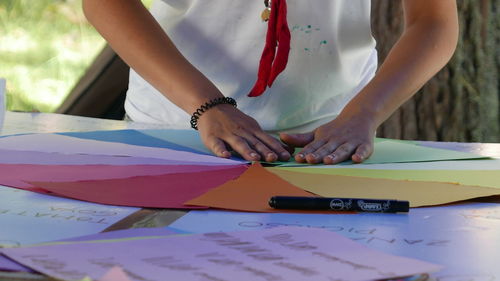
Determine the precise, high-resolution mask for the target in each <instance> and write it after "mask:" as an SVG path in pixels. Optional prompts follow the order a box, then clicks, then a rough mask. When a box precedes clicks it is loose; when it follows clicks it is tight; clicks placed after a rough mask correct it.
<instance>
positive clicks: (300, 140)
mask: <svg viewBox="0 0 500 281" xmlns="http://www.w3.org/2000/svg"><path fill="white" fill-rule="evenodd" d="M279 136H280V139H281V141H282V142H283V143H285V144H287V145H289V146H293V147H304V146H306V145H307V144H309V143H310V142H312V141H313V140H314V133H312V132H310V133H305V134H286V133H280V135H279Z"/></svg>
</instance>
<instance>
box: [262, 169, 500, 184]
mask: <svg viewBox="0 0 500 281" xmlns="http://www.w3.org/2000/svg"><path fill="white" fill-rule="evenodd" d="M272 169H278V170H280V169H282V170H287V171H296V172H301V173H310V174H323V175H341V176H354V177H366V178H381V179H393V180H412V181H436V182H447V183H458V184H462V185H475V186H487V187H495V188H500V170H385V169H384V170H381V169H356V168H348V169H346V168H272Z"/></svg>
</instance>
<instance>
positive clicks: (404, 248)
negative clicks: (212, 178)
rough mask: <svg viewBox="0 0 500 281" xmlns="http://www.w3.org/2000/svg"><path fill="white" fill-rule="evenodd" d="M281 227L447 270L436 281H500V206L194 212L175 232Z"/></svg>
mask: <svg viewBox="0 0 500 281" xmlns="http://www.w3.org/2000/svg"><path fill="white" fill-rule="evenodd" d="M200 222H203V223H200ZM280 226H301V227H305V228H320V229H325V230H329V231H333V232H336V233H338V234H341V235H342V236H345V237H348V238H350V239H353V240H355V241H357V242H359V243H362V244H363V245H366V246H368V247H370V248H372V249H375V250H380V251H384V252H386V253H390V254H393V255H403V256H406V257H411V258H416V259H421V260H426V261H430V262H433V263H437V264H442V265H443V266H444V269H443V270H442V271H440V272H438V273H436V274H434V275H432V280H498V279H500V267H499V266H498V261H499V260H500V252H499V251H498V249H500V239H498V237H500V204H491V203H473V204H471V203H468V204H456V205H448V206H440V207H431V208H416V209H411V211H410V212H409V213H407V214H380V213H378V214H374V213H359V214H357V215H343V214H338V215H334V216H332V215H324V214H315V215H312V214H261V213H240V212H224V211H210V210H205V211H191V212H189V213H188V214H186V215H185V216H183V217H181V218H179V219H178V220H177V221H175V222H174V223H173V224H171V225H170V226H169V228H175V229H177V230H181V231H185V232H191V233H205V232H216V231H243V230H260V229H267V228H272V227H280ZM472 261H474V262H472Z"/></svg>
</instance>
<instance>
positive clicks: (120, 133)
mask: <svg viewBox="0 0 500 281" xmlns="http://www.w3.org/2000/svg"><path fill="white" fill-rule="evenodd" d="M146 131H148V130H146ZM158 131H166V130H158ZM58 134H60V135H65V136H70V137H76V138H82V139H91V140H98V141H107V142H120V143H125V144H130V145H141V146H149V147H159V148H169V149H174V150H180V151H188V152H194V153H201V152H200V151H199V150H195V149H192V148H190V147H188V146H183V145H180V144H178V143H183V142H182V141H180V140H181V139H180V140H178V142H171V141H168V140H166V139H161V138H157V137H154V136H151V135H148V134H145V133H143V132H141V131H138V130H113V131H91V132H67V133H58ZM202 154H203V153H202Z"/></svg>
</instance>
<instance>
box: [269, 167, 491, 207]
mask: <svg viewBox="0 0 500 281" xmlns="http://www.w3.org/2000/svg"><path fill="white" fill-rule="evenodd" d="M268 169H269V168H268ZM269 170H270V171H271V172H273V173H275V174H276V175H278V176H280V177H281V178H282V179H284V180H286V181H288V182H290V183H291V184H293V185H296V186H298V187H301V188H303V189H305V190H307V191H310V192H312V193H315V194H317V195H320V196H324V197H346V198H373V199H397V200H407V201H410V206H411V207H420V206H432V205H441V204H446V203H451V202H456V201H461V200H467V199H472V198H477V197H484V196H492V195H499V194H500V189H498V188H492V187H482V186H469V185H458V184H452V183H442V182H427V181H405V180H390V179H376V178H364V177H350V176H339V175H323V174H312V173H303V172H294V171H297V170H293V171H289V170H284V169H277V168H272V169H269ZM301 171H302V169H301Z"/></svg>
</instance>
